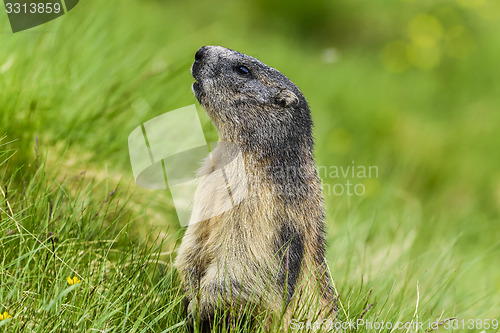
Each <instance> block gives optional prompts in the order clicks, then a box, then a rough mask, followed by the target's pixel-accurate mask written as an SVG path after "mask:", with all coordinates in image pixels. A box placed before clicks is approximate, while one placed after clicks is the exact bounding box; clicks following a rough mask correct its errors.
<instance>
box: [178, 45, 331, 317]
mask: <svg viewBox="0 0 500 333" xmlns="http://www.w3.org/2000/svg"><path fill="white" fill-rule="evenodd" d="M192 75H193V77H194V78H195V80H196V82H195V83H194V84H193V92H194V94H195V96H196V98H197V99H198V100H199V102H200V104H201V105H202V106H203V107H204V108H205V110H206V111H207V113H208V115H209V116H210V118H211V119H212V121H213V122H214V124H215V126H216V127H217V129H218V131H219V138H220V141H221V142H222V143H225V146H226V147H227V145H229V146H231V147H232V148H231V151H232V153H231V154H233V155H234V150H237V151H238V152H239V154H240V155H239V156H240V160H239V161H240V163H235V164H234V163H233V164H234V166H230V167H227V168H226V170H225V174H224V178H225V180H226V183H228V184H232V185H234V186H235V187H236V188H239V189H240V192H244V195H243V196H242V199H241V200H238V201H237V202H233V206H232V207H231V208H230V209H226V210H223V211H221V212H220V214H218V215H216V216H213V217H210V218H207V219H204V220H202V221H201V222H198V223H193V224H190V225H189V226H188V228H187V230H186V233H185V236H184V238H183V240H182V244H181V246H180V248H179V253H178V257H177V260H176V266H177V268H178V270H179V272H180V276H181V279H182V282H183V286H184V289H185V291H186V301H187V303H188V304H189V305H188V311H189V312H190V313H193V312H195V311H200V317H201V319H202V320H208V319H210V318H211V317H212V316H213V315H214V311H216V310H217V308H219V307H222V308H225V309H227V308H229V307H231V308H238V306H240V307H241V306H253V307H252V309H255V311H254V312H255V313H259V312H262V310H271V311H273V312H274V313H277V314H278V315H279V314H280V313H281V312H285V313H286V316H285V318H286V319H287V320H289V319H290V318H291V316H292V315H293V316H306V317H308V318H310V319H312V318H311V317H312V316H319V317H324V316H325V315H326V314H327V313H331V312H332V311H333V306H334V305H333V304H332V301H333V292H332V288H331V285H330V282H329V281H330V280H329V274H328V271H327V267H326V262H325V257H324V243H325V241H324V222H323V219H324V212H323V201H322V193H321V186H320V180H319V177H318V175H317V172H316V168H315V164H314V158H313V140H312V121H311V116H310V111H309V107H308V105H307V102H306V100H305V98H304V96H303V95H302V93H301V92H300V90H299V89H298V88H297V87H296V86H295V85H294V84H293V83H292V82H291V81H290V80H289V79H288V78H287V77H286V76H285V75H283V74H282V73H280V72H279V71H277V70H276V69H274V68H271V67H269V66H267V65H265V64H263V63H262V62H260V61H259V60H257V59H255V58H253V57H250V56H247V55H244V54H242V53H239V52H236V51H233V50H230V49H226V48H224V47H221V46H204V47H202V48H200V49H199V50H198V52H196V55H195V62H194V64H193V67H192ZM223 147H224V145H221V146H220V147H218V148H216V149H215V150H214V151H213V152H212V153H211V156H210V157H209V158H207V159H206V160H205V162H204V164H203V166H202V167H201V169H200V171H199V174H200V175H209V174H211V173H212V172H214V170H216V169H217V168H218V166H217V165H218V164H221V161H223V160H224V156H227V155H228V153H227V151H225V148H223ZM200 179H201V180H200V184H199V187H198V190H197V192H196V194H195V202H194V211H198V212H200V211H204V210H209V209H213V207H220V206H222V205H223V204H224V203H222V202H221V200H222V199H221V196H220V195H218V194H217V193H218V188H216V187H217V186H216V185H214V184H213V182H211V181H209V180H207V178H200ZM242 184H244V186H242ZM238 186H239V187H238ZM241 189H243V190H244V191H243V190H241ZM201 214H202V215H201V216H203V212H201ZM212 215H213V214H212ZM212 215H206V216H212ZM198 216H200V215H198ZM307 302H309V303H312V304H313V305H312V308H314V309H315V310H314V311H313V312H311V311H307V310H303V309H302V310H301V305H303V304H305V303H307ZM235 306H236V307H235ZM309 306H310V305H309Z"/></svg>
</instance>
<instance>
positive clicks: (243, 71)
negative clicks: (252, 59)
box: [236, 66, 250, 75]
mask: <svg viewBox="0 0 500 333" xmlns="http://www.w3.org/2000/svg"><path fill="white" fill-rule="evenodd" d="M236 71H237V72H238V74H240V75H249V74H250V70H249V69H248V67H246V66H237V67H236Z"/></svg>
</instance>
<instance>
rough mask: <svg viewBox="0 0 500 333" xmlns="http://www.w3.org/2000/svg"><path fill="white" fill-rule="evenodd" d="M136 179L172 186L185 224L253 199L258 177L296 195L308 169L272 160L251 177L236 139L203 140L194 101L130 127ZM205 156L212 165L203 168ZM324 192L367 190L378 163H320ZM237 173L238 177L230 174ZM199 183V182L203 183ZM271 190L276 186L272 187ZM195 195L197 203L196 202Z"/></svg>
mask: <svg viewBox="0 0 500 333" xmlns="http://www.w3.org/2000/svg"><path fill="white" fill-rule="evenodd" d="M128 145H129V154H130V162H131V165H132V171H133V174H134V179H135V182H136V184H137V185H138V186H140V187H142V188H145V189H150V190H161V189H167V188H168V189H169V190H170V193H171V194H172V199H173V203H174V206H175V209H176V212H177V216H178V219H179V222H180V224H181V226H187V225H189V224H193V223H197V222H201V221H203V220H206V219H209V218H211V217H215V216H217V215H220V214H222V213H224V212H226V211H228V210H230V209H231V208H233V207H235V206H236V205H237V204H239V203H240V202H242V201H243V200H245V199H247V200H252V199H253V197H252V196H253V195H254V194H253V193H251V191H250V188H251V186H259V185H261V184H258V183H257V182H266V183H273V182H274V183H279V187H271V190H270V191H273V189H275V190H276V191H277V192H276V193H274V194H276V195H284V196H288V197H290V196H293V195H297V191H296V188H295V187H296V186H297V185H296V180H297V179H299V178H301V177H304V175H310V174H311V172H310V170H309V169H308V168H309V167H308V166H303V167H300V166H287V165H284V166H268V167H267V168H270V169H266V167H264V169H266V172H265V173H264V176H262V175H260V177H259V178H258V179H256V178H255V177H253V178H250V177H249V175H248V170H246V169H245V164H244V159H243V156H242V153H241V151H240V150H239V148H238V147H237V146H236V145H235V144H232V143H228V142H217V143H208V142H207V141H206V140H205V136H204V133H203V129H202V126H201V122H200V119H199V117H198V113H197V111H196V107H195V105H190V106H186V107H184V108H180V109H177V110H173V111H170V112H167V113H165V114H163V115H160V116H157V117H155V118H153V119H151V120H149V121H147V122H145V123H144V124H142V125H141V126H138V127H137V128H136V129H134V130H133V131H132V133H131V134H130V135H129V138H128ZM203 161H208V162H209V165H210V167H209V168H206V169H204V168H203V167H202V168H200V166H201V165H202V162H203ZM316 173H317V174H318V175H319V177H320V178H321V179H322V180H323V192H324V195H325V196H330V195H336V196H342V195H347V196H363V195H365V193H366V191H367V189H366V185H365V183H364V181H365V180H367V179H373V178H378V177H379V170H378V167H376V166H373V165H372V166H363V165H357V164H356V163H355V162H354V161H352V163H351V164H350V165H346V166H341V165H339V166H319V167H317V168H316ZM228 175H233V176H234V175H237V177H236V178H235V177H228ZM200 184H201V185H200ZM200 186H202V187H204V189H205V190H209V191H210V193H212V195H213V197H214V198H218V200H217V202H218V204H217V206H214V205H212V203H211V202H204V201H203V200H198V201H197V189H198V187H200ZM269 194H270V195H271V194H273V192H269ZM195 201H197V202H198V203H199V204H198V205H194V202H195Z"/></svg>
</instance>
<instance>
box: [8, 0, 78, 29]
mask: <svg viewBox="0 0 500 333" xmlns="http://www.w3.org/2000/svg"><path fill="white" fill-rule="evenodd" d="M78 2H79V0H45V1H40V0H38V1H35V0H4V5H5V13H6V14H7V16H8V18H9V22H10V26H11V28H12V32H14V33H15V32H20V31H23V30H27V29H31V28H34V27H36V26H39V25H41V24H44V23H47V22H49V21H52V20H53V19H56V18H58V17H60V16H62V15H64V14H66V13H67V12H69V11H70V10H72V9H73V8H75V6H76V5H77V4H78Z"/></svg>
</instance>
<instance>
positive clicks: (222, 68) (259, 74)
mask: <svg viewBox="0 0 500 333" xmlns="http://www.w3.org/2000/svg"><path fill="white" fill-rule="evenodd" d="M191 72H192V75H193V77H194V78H195V80H196V82H195V83H193V92H194V94H195V96H196V98H197V99H198V101H199V102H200V104H201V105H202V106H203V107H204V108H205V110H206V111H207V113H208V115H209V116H210V118H211V119H212V121H213V122H214V124H215V126H216V127H217V129H218V130H219V134H220V139H221V141H230V142H234V143H237V144H239V146H240V147H241V148H242V149H246V148H249V149H252V150H258V151H259V152H266V151H268V152H269V153H270V154H272V152H271V151H270V150H274V149H275V148H278V149H284V148H286V147H288V148H290V149H292V150H293V149H295V150H296V149H298V147H297V145H301V146H303V145H304V144H305V145H306V146H309V147H312V138H311V126H312V124H311V118H310V112H309V107H308V105H307V102H306V100H305V98H304V96H303V95H302V93H301V92H300V90H299V89H298V88H297V87H296V86H295V85H294V84H293V83H292V81H290V80H289V79H288V78H287V77H286V76H285V75H283V74H282V73H280V72H279V71H277V70H276V69H274V68H271V67H269V66H267V65H265V64H263V63H262V62H260V61H259V60H257V59H255V58H253V57H250V56H247V55H245V54H242V53H239V52H236V51H234V50H230V49H227V48H224V47H221V46H203V47H202V48H200V49H199V50H198V51H197V52H196V55H195V62H194V64H193V67H192V69H191Z"/></svg>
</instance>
